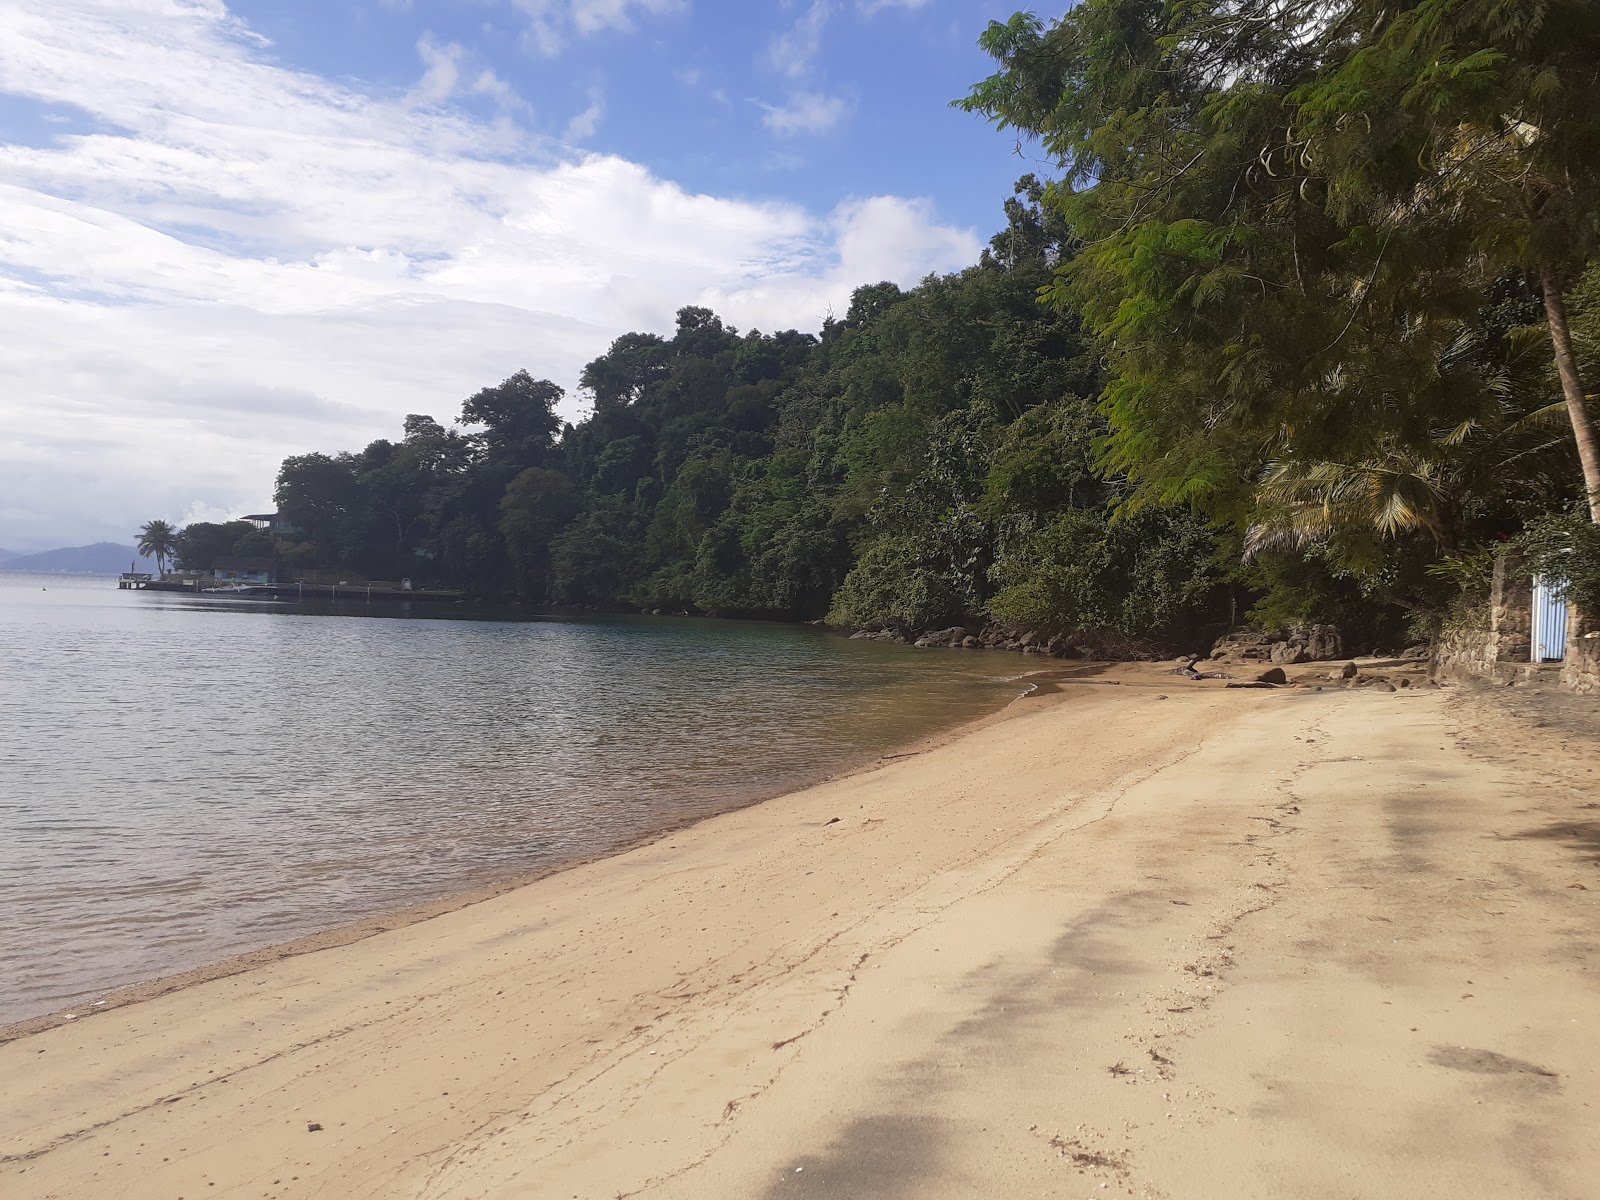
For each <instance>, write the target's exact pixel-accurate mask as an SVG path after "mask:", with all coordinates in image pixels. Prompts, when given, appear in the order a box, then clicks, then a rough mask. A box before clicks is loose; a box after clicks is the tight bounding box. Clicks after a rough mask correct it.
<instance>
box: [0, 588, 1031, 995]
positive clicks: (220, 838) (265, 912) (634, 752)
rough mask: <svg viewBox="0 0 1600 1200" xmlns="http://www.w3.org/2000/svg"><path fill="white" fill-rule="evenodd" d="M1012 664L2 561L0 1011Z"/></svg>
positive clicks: (590, 834) (712, 785) (732, 774)
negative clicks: (283, 596) (512, 617)
mask: <svg viewBox="0 0 1600 1200" xmlns="http://www.w3.org/2000/svg"><path fill="white" fill-rule="evenodd" d="M1019 667H1020V664H1019V662H1018V660H1017V659H1015V658H1012V657H1010V656H1001V655H986V654H957V653H950V652H948V651H927V652H923V651H915V650H910V649H907V648H904V647H897V646H884V645H877V644H873V643H868V642H851V641H848V640H845V639H843V638H839V637H836V636H832V635H828V634H825V633H822V632H820V631H815V630H811V629H804V628H794V627H786V626H764V625H758V624H749V623H737V622H721V621H704V620H690V619H672V618H616V619H607V618H600V619H592V620H589V619H586V620H564V619H552V620H537V621H509V620H507V621H490V620H464V619H441V617H440V615H439V613H438V610H436V609H432V608H429V607H424V606H421V605H416V606H413V610H412V613H411V615H409V616H407V617H399V616H391V617H388V618H380V617H377V616H367V615H365V614H364V612H363V611H361V610H352V611H349V612H343V613H335V612H331V611H325V612H308V611H301V610H295V609H293V608H290V607H288V606H284V605H277V604H272V603H264V602H259V601H255V602H252V601H242V600H240V601H231V602H227V601H218V600H211V599H208V598H206V597H201V596H182V595H168V594H159V593H144V592H122V591H118V590H117V589H116V586H115V583H114V582H113V581H111V580H108V579H82V578H69V577H61V576H39V575H21V574H6V573H3V572H0V931H3V932H0V1023H4V1022H7V1021H14V1020H19V1019H22V1018H25V1017H27V1016H31V1015H36V1014H39V1013H43V1012H48V1011H50V1010H52V1009H54V1008H56V1007H59V1006H61V1005H63V1004H67V1003H72V1002H77V1001H79V1000H83V999H88V998H92V997H93V996H94V995H96V994H98V993H101V992H104V991H106V990H108V989H110V988H113V987H116V986H119V985H122V984H127V983H132V982H137V981H140V980H144V979H151V978H156V977H159V976H161V975H165V974H170V973H172V972H175V971H178V970H183V969H186V968H189V967H193V966H197V965H201V964H204V963H207V962H213V961H216V960H218V959H221V958H224V957H226V956H228V955H231V954H235V953H240V952H243V951H246V950H250V949H255V948H259V947H262V946H267V945H271V944H274V943H277V942H282V941H285V940H287V939H290V938H294V937H297V936H300V935H302V934H306V933H311V932H315V931H317V930H321V929H327V928H331V927H333V926H336V925H340V924H344V923H346V922H348V921H351V920H354V919H357V918H360V917H363V916H368V915H372V914H375V913H380V912H384V911H392V910H394V909H396V908H399V907H401V906H404V905H406V904H409V903H412V902H415V901H419V900H425V899H429V898H434V897H438V896H442V895H448V894H450V893H453V892H459V891H462V890H465V889H467V888H470V887H472V886H474V885H476V884H480V883H484V882H488V881H491V880H494V879H497V878H507V877H512V876H516V875H520V874H524V873H528V872H533V871H537V870H540V869H544V868H548V867H552V866H557V865H560V864H561V863H564V862H570V861H573V860H576V859H579V858H585V857H589V856H591V855H594V854H597V853H603V852H605V851H608V850H613V849H616V848H619V847H621V846H624V845H627V844H629V843H631V842H634V841H637V840H638V839H639V838H641V837H644V836H647V835H648V834H650V833H652V832H654V831H657V830H660V829H663V828H666V827H669V826H672V825H676V824H678V823H680V822H682V821H683V820H685V819H688V818H693V817H698V816H704V815H708V814H710V813H714V812H718V811H723V810H726V809H728V808H731V807H735V806H737V805H738V804H740V803H743V802H746V801H748V800H750V799H753V798H756V797H758V796H762V795H771V794H774V793H776V792H779V791H781V790H784V789H785V788H787V787H790V786H794V785H797V784H799V783H803V782H806V781H808V780H813V779H816V778H819V777H821V776H824V775H827V774H829V773H831V772H833V771H835V770H838V769H840V768H842V767H845V766H849V765H852V764H854V763H858V762H860V761H862V760H865V759H869V758H871V757H873V756H874V755H877V754H881V753H882V752H883V751H885V750H887V749H889V748H891V747H893V746H895V745H901V744H904V743H906V742H908V741H910V740H913V739H915V738H916V737H918V736H920V735H923V734H926V733H929V732H931V731H934V730H936V729H939V728H943V727H948V726H951V725H954V724H957V723H959V722H961V721H963V720H967V719H970V718H972V717H975V716H977V715H980V714H981V713H983V712H986V711H992V710H994V709H996V708H998V707H1000V706H1001V705H1002V704H1004V703H1005V702H1006V700H1008V699H1009V698H1011V697H1013V696H1015V695H1017V694H1018V693H1019V692H1020V691H1021V690H1022V687H1021V685H1019V684H1018V683H1017V682H1016V679H1015V675H1016V672H1017V671H1018V670H1019Z"/></svg>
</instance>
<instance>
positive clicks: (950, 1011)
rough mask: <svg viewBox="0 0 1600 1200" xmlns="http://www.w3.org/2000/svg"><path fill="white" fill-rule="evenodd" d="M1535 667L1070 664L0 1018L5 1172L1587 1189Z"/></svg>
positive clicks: (1587, 921)
mask: <svg viewBox="0 0 1600 1200" xmlns="http://www.w3.org/2000/svg"><path fill="white" fill-rule="evenodd" d="M1558 709H1559V711H1557V710H1552V712H1551V713H1545V712H1544V711H1543V710H1542V709H1540V707H1539V705H1538V704H1537V703H1535V702H1534V701H1533V700H1532V699H1529V700H1528V701H1527V702H1526V703H1524V704H1523V710H1519V711H1515V712H1514V711H1512V709H1511V708H1509V707H1507V705H1506V703H1505V702H1504V700H1503V699H1502V698H1500V697H1490V696H1487V695H1486V694H1475V693H1470V692H1467V691H1465V690H1463V689H1457V688H1449V689H1424V688H1408V689H1403V690H1401V691H1398V692H1387V691H1382V690H1363V691H1347V690H1341V689H1339V688H1337V687H1335V686H1333V685H1332V684H1329V685H1328V687H1327V688H1326V689H1325V690H1320V691H1318V690H1311V689H1309V688H1305V689H1289V690H1282V691H1238V690H1225V689H1224V688H1222V687H1221V686H1220V685H1206V684H1196V683H1191V682H1189V681H1184V680H1178V679H1172V678H1170V677H1167V676H1163V675H1162V674H1161V673H1160V671H1159V670H1158V669H1157V668H1155V667H1151V666H1148V665H1146V666H1135V667H1127V668H1122V669H1119V670H1118V671H1117V672H1115V673H1113V674H1111V675H1108V676H1106V677H1103V678H1102V679H1101V680H1100V681H1097V682H1092V683H1090V682H1081V683H1075V684H1069V685H1065V686H1063V688H1062V690H1061V692H1060V693H1059V694H1055V695H1047V696H1041V697H1038V698H1036V699H1034V700H1031V701H1028V702H1026V703H1024V704H1022V705H1020V706H1017V707H1016V708H1014V709H1013V711H1012V713H1011V714H1010V715H1009V716H1008V717H1007V719H1004V720H997V721H993V722H989V723H986V724H984V725H982V726H980V727H977V728H974V729H972V730H970V731H968V732H966V733H965V734H964V735H962V736H961V737H959V738H956V739H953V740H951V741H949V742H947V743H946V744H943V745H940V746H937V747H935V748H933V749H930V750H928V751H926V752H925V753H921V754H917V755H914V756H911V757H906V758H901V759H895V760H893V761H890V762H886V763H885V764H884V765H883V766H881V767H879V768H878V769H874V770H869V771H866V772H861V773H857V774H854V775H851V776H849V777H847V778H841V779H839V780H836V781H833V782H830V783H826V784H823V785H820V786H817V787H813V788H810V789H807V790H805V791H802V792H797V793H794V794H791V795H787V796H783V797H780V798H778V799H775V800H772V801H768V802H766V803H764V804H761V805H758V806H755V807H752V808H748V809H744V810H742V811H739V812H734V813H730V814H727V815H724V816H721V817H716V818H714V819H711V820H708V821H705V822H702V823H700V824H698V825H694V826H692V827H690V828H687V829H684V830H680V831H678V832H676V833H673V834H671V835H670V836H667V837H664V838H662V839H660V840H658V841H656V842H654V843H651V844H649V845H646V846H643V847H640V848H638V849H635V850H632V851H630V852H628V853H625V854H622V855H619V856H617V857H614V858H609V859H605V860H603V861H598V862H593V863H588V864H585V865H581V866H578V867H575V868H573V869H571V870H567V871H564V872H562V873H560V874H557V875H554V876H551V877H549V878H546V879H542V880H539V881H537V882H534V883H531V884H529V885H527V886H525V887H521V888H518V889H515V890H512V891H508V892H505V893H504V894H500V895H495V896H492V897H490V898H487V899H484V900H482V901H480V902H478V903H474V904H470V905H467V906H465V907H461V908H458V909H456V910H454V911H448V912H444V913H441V914H440V915H437V916H434V917H431V918H430V919H428V920H425V921H421V922H418V923H414V924H410V925H406V926H404V927H401V928H394V929H390V930H388V931H386V932H381V933H377V934H375V935H373V936H370V937H365V938H363V939H362V940H358V941H354V942H352V943H350V944H345V945H335V946H330V947H329V948H326V949H320V950H314V951H312V952H309V953H300V954H295V955H291V956H288V957H283V958H281V959H271V958H270V956H269V959H268V961H262V962H259V963H257V964H255V965H252V966H250V967H249V968H248V969H245V970H242V971H239V972H237V973H234V974H230V975H226V976H223V977H220V978H214V979H210V980H206V981H204V982H199V983H195V984H193V985H191V986H186V987H182V988H178V989H176V990H172V991H169V992H167V993H165V994H160V995H155V996H153V997H151V998H149V999H145V1000H142V1001H140V1002H137V1003H132V1004H128V1005H125V1006H122V1007H118V1008H114V1009H111V1010H109V1011H104V1012H92V1013H85V1014H83V1015H81V1016H79V1017H78V1018H77V1019H75V1020H71V1021H67V1020H61V1021H59V1022H58V1023H55V1024H53V1025H51V1026H50V1027H48V1028H45V1029H43V1030H41V1031H39V1032H34V1033H30V1034H27V1035H25V1036H20V1037H16V1038H14V1039H13V1040H11V1041H9V1042H7V1043H5V1044H4V1045H0V1088H3V1096H4V1104H3V1105H0V1195H3V1196H5V1197H7V1200H43V1198H45V1197H54V1198H60V1200H98V1198H100V1197H116V1198H118V1200H143V1198H145V1197H150V1198H156V1197H160V1198H163V1200H174V1198H182V1200H196V1198H198V1197H274V1198H278V1197H283V1198H288V1197H324V1198H329V1200H346V1198H355V1197H429V1198H440V1200H442V1198H446V1197H448V1198H452V1200H466V1198H469V1197H470V1198H473V1200H509V1198H512V1197H517V1198H530V1200H531V1198H545V1197H550V1198H560V1200H567V1198H576V1200H591V1198H593V1200H602V1198H603V1200H612V1198H615V1197H636V1196H637V1197H652V1198H662V1200H665V1198H669V1197H670V1198H688V1197H698V1198H705V1197H727V1198H730V1200H731V1198H738V1200H744V1198H765V1197H773V1198H777V1197H828V1198H844V1197H852V1198H863V1200H864V1198H869V1197H870V1198H873V1200H898V1198H907V1200H910V1198H916V1200H946V1198H948V1200H954V1198H957V1197H961V1198H973V1197H1005V1198H1008V1200H1010V1198H1015V1197H1025V1196H1048V1197H1056V1196H1061V1197H1080V1198H1081V1197H1094V1196H1136V1197H1165V1198H1170V1200H1188V1198H1197V1200H1198V1198H1213V1197H1214V1198H1228V1200H1233V1198H1244V1197H1261V1198H1263V1200H1265V1198H1268V1197H1271V1198H1274V1200H1281V1198H1283V1197H1317V1198H1320V1197H1329V1198H1332V1197H1340V1198H1350V1200H1356V1198H1358V1197H1359V1198H1362V1200H1371V1198H1374V1197H1396V1198H1399V1197H1407V1198H1414V1197H1427V1196H1440V1197H1445V1196H1448V1197H1451V1200H1468V1198H1473V1197H1483V1198H1485V1200H1487V1198H1490V1197H1493V1198H1495V1200H1505V1198H1507V1197H1539V1198H1549V1200H1556V1198H1568V1197H1570V1198H1573V1200H1580V1198H1592V1197H1594V1196H1596V1195H1597V1194H1600V1184H1597V1183H1596V1181H1597V1180H1600V1039H1597V1038H1596V1037H1595V1033H1594V1024H1595V1020H1596V1017H1597V1014H1600V972H1597V967H1600V945H1597V942H1600V778H1597V776H1596V773H1595V772H1596V769H1597V768H1600V754H1597V752H1596V744H1595V743H1594V742H1593V741H1592V740H1590V736H1588V735H1592V734H1593V732H1594V730H1593V725H1592V716H1593V712H1592V710H1584V711H1583V712H1578V713H1577V714H1576V715H1574V714H1573V713H1572V712H1570V711H1568V710H1567V709H1566V708H1560V707H1559V706H1558ZM1586 722H1588V735H1586V733H1585V723H1586Z"/></svg>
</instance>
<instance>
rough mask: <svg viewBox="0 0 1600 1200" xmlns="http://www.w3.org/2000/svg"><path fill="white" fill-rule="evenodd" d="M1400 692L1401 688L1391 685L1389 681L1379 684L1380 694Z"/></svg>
mask: <svg viewBox="0 0 1600 1200" xmlns="http://www.w3.org/2000/svg"><path fill="white" fill-rule="evenodd" d="M1399 690H1400V689H1399V688H1397V687H1395V686H1394V684H1392V683H1390V682H1389V681H1388V680H1387V679H1385V680H1383V681H1382V682H1381V683H1379V684H1378V691H1380V692H1396V691H1399Z"/></svg>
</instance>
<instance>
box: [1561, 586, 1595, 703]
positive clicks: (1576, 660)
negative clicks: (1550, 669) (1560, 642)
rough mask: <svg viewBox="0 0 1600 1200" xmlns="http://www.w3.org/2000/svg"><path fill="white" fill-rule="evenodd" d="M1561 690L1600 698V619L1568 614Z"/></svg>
mask: <svg viewBox="0 0 1600 1200" xmlns="http://www.w3.org/2000/svg"><path fill="white" fill-rule="evenodd" d="M1561 686H1562V687H1563V688H1565V689H1566V690H1567V691H1569V692H1578V693H1580V694H1582V695H1586V696H1595V695H1600V619H1596V618H1593V617H1590V616H1589V615H1588V614H1587V613H1583V612H1580V611H1579V610H1578V608H1577V606H1576V605H1574V606H1572V607H1571V608H1569V609H1568V611H1567V658H1566V661H1565V662H1563V663H1562V664H1561Z"/></svg>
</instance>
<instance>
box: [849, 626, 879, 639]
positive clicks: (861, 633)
mask: <svg viewBox="0 0 1600 1200" xmlns="http://www.w3.org/2000/svg"><path fill="white" fill-rule="evenodd" d="M877 636H878V635H877V634H875V633H873V632H872V630H870V629H858V630H856V631H855V632H854V633H852V634H851V635H850V640H851V641H852V642H866V641H870V640H872V639H873V638H875V637H877Z"/></svg>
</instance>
